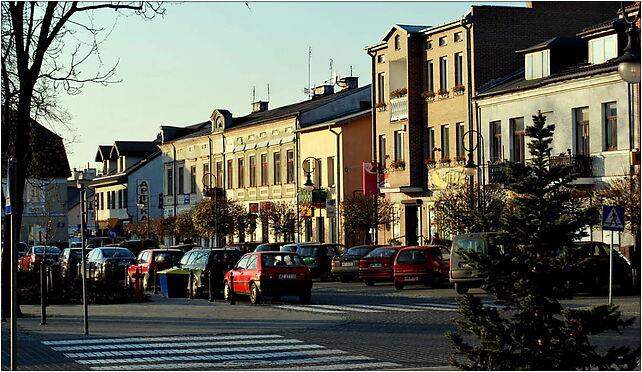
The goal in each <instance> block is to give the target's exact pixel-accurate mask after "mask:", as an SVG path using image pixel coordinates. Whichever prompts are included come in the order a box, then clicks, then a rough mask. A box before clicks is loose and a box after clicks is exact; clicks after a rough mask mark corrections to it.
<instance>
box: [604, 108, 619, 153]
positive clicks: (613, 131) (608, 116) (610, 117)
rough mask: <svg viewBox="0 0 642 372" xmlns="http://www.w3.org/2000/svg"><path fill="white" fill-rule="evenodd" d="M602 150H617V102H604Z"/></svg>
mask: <svg viewBox="0 0 642 372" xmlns="http://www.w3.org/2000/svg"><path fill="white" fill-rule="evenodd" d="M604 150H605V151H608V150H617V103H615V102H609V103H605V104H604Z"/></svg>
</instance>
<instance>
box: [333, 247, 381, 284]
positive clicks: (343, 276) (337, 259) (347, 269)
mask: <svg viewBox="0 0 642 372" xmlns="http://www.w3.org/2000/svg"><path fill="white" fill-rule="evenodd" d="M379 247H383V245H357V246H355V247H352V248H350V249H348V250H347V251H345V252H343V254H341V255H338V256H334V257H332V275H333V276H335V277H337V278H339V280H340V281H342V282H345V281H348V280H350V279H355V278H357V277H359V261H361V258H362V257H363V256H365V255H367V254H368V253H370V252H371V251H372V250H373V249H375V248H379Z"/></svg>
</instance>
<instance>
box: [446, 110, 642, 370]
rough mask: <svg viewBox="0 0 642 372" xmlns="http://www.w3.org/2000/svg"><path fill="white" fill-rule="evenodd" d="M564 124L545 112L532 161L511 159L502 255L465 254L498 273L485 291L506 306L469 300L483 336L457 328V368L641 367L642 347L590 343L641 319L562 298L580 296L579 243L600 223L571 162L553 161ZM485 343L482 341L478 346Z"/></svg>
mask: <svg viewBox="0 0 642 372" xmlns="http://www.w3.org/2000/svg"><path fill="white" fill-rule="evenodd" d="M554 129H555V127H554V125H546V118H545V117H544V116H543V115H542V114H541V112H539V113H538V115H536V116H533V125H532V126H529V127H527V128H526V135H527V136H528V137H530V138H531V139H532V141H531V142H530V143H529V144H528V148H529V151H530V154H531V156H532V158H531V159H530V162H529V164H521V163H509V164H508V165H507V166H506V167H505V169H504V178H505V180H504V186H505V188H506V189H507V190H508V191H509V192H510V193H511V194H512V195H513V197H512V199H511V200H510V202H509V203H510V204H511V206H510V208H507V213H506V214H505V216H504V217H503V218H502V228H501V229H500V230H499V232H498V236H497V240H496V243H498V244H499V245H500V246H501V249H500V250H499V253H498V254H495V255H489V256H482V255H480V254H475V253H470V254H466V255H465V259H466V260H468V262H469V263H470V265H471V266H472V267H473V268H476V269H478V270H481V271H482V272H484V273H486V274H487V275H488V281H487V282H486V283H485V285H484V287H483V288H484V289H485V290H486V291H487V292H488V293H489V294H490V295H492V296H494V297H496V302H495V303H496V304H498V305H503V307H504V308H501V309H500V308H497V307H488V306H483V305H482V303H481V301H480V299H479V298H478V297H473V296H471V295H466V296H463V297H461V298H460V302H459V313H460V315H461V317H462V319H458V320H456V321H455V323H456V324H457V326H458V328H459V329H460V330H461V331H462V332H463V333H466V334H469V335H472V336H473V337H467V339H466V340H465V339H464V337H463V336H462V335H460V334H458V333H454V332H449V333H448V334H447V337H448V339H449V341H450V343H451V345H452V346H453V348H454V350H455V357H454V358H452V359H451V361H450V362H451V364H452V365H454V366H456V367H458V368H461V369H465V370H578V369H579V370H587V369H599V370H603V369H613V368H617V369H633V368H635V367H636V364H637V363H638V356H639V349H638V350H636V351H633V352H632V351H631V350H629V348H626V347H611V348H610V349H609V350H607V351H606V352H604V353H600V352H598V350H597V349H596V347H595V346H594V345H591V343H590V340H589V337H590V336H591V335H595V334H598V333H602V332H604V331H607V330H613V331H616V332H618V333H621V330H622V329H623V328H625V327H626V326H628V325H630V324H632V323H633V321H634V320H633V319H628V320H623V319H622V317H621V314H620V312H619V311H618V307H617V306H615V305H600V306H596V307H593V308H591V309H565V308H563V307H562V306H561V304H560V302H559V300H561V299H564V298H569V297H571V296H572V293H573V288H572V285H571V279H572V277H573V275H574V274H575V273H576V272H577V270H578V269H579V265H580V264H581V262H578V260H579V259H578V258H577V257H574V246H573V241H576V240H578V239H579V238H581V237H582V235H583V234H582V231H583V229H584V228H585V227H586V226H588V225H590V224H595V223H596V222H597V219H598V212H597V211H596V209H595V208H591V207H588V208H582V207H578V206H577V203H574V200H573V196H572V193H571V191H570V189H569V187H568V185H569V183H570V182H571V181H573V179H574V178H575V175H574V174H573V170H572V167H570V166H568V165H551V164H550V163H549V160H550V153H551V142H552V136H553V131H554ZM471 338H472V339H473V341H474V338H477V340H476V341H474V342H473V343H468V341H470V340H471Z"/></svg>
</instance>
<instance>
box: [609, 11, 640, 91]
mask: <svg viewBox="0 0 642 372" xmlns="http://www.w3.org/2000/svg"><path fill="white" fill-rule="evenodd" d="M622 18H623V19H618V20H617V21H616V24H615V25H614V27H615V28H616V29H620V27H625V26H624V25H623V24H622V23H624V22H626V23H627V24H628V28H627V29H626V30H625V31H624V32H625V33H626V36H627V44H626V47H624V50H623V51H624V54H623V55H621V56H620V57H618V58H616V59H615V60H614V62H617V63H618V67H617V70H618V73H619V74H620V77H621V78H622V80H624V81H626V82H628V83H639V82H640V29H639V28H638V27H637V26H636V25H635V23H636V22H637V19H638V16H635V17H633V20H629V19H628V18H627V16H626V9H624V5H622Z"/></svg>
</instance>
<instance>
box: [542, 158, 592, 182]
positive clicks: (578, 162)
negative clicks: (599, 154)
mask: <svg viewBox="0 0 642 372" xmlns="http://www.w3.org/2000/svg"><path fill="white" fill-rule="evenodd" d="M549 165H550V166H555V165H570V166H572V167H573V172H574V173H575V174H576V175H577V176H578V177H591V176H593V162H592V161H591V157H590V156H589V155H582V154H576V155H571V154H560V155H559V156H551V158H550V162H549Z"/></svg>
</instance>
